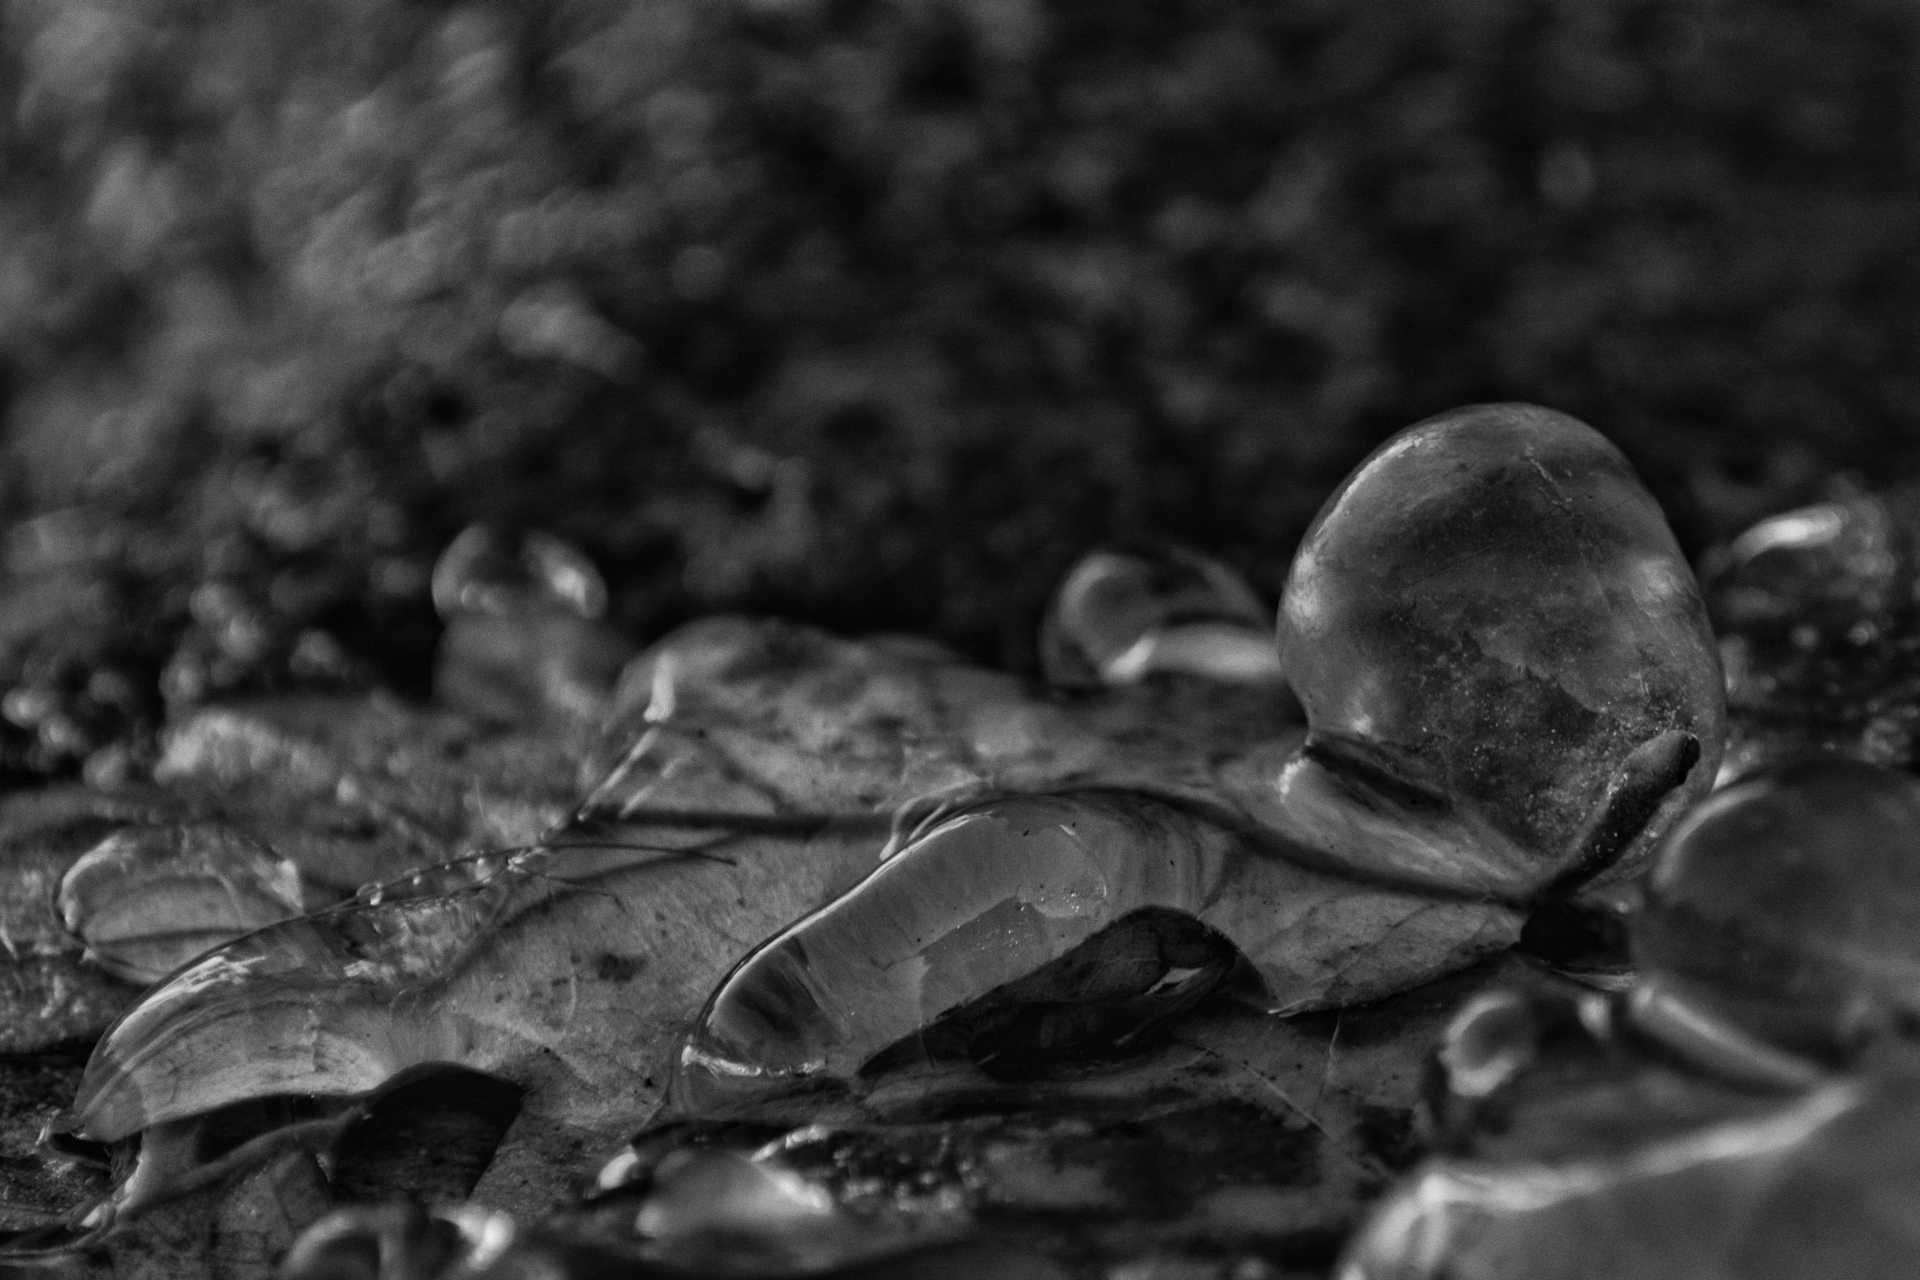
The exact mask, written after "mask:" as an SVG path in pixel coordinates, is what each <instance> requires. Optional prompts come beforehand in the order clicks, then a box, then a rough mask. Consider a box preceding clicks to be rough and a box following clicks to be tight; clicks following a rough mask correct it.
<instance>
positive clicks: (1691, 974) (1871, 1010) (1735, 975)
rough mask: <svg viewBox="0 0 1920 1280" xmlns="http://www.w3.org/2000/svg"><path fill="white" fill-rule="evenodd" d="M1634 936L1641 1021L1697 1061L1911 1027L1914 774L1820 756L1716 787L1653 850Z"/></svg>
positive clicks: (1810, 1051) (1752, 1059)
mask: <svg viewBox="0 0 1920 1280" xmlns="http://www.w3.org/2000/svg"><path fill="white" fill-rule="evenodd" d="M1632 938H1633V950H1634V957H1635V960H1636V962H1637V964H1638V967H1639V969H1640V973H1641V978H1640V982H1639V984H1638V986H1637V988H1636V990H1635V992H1634V994H1633V997H1632V998H1633V1001H1634V1008H1635V1012H1636V1015H1637V1016H1638V1018H1639V1020H1640V1021H1641V1022H1642V1023H1643V1024H1645V1025H1646V1026H1647V1027H1648V1028H1650V1029H1653V1030H1655V1031H1656V1032H1657V1033H1659V1034H1661V1035H1663V1036H1664V1037H1665V1038H1667V1039H1669V1040H1670V1041H1673V1042H1674V1043H1675V1045H1676V1047H1680V1048H1682V1049H1685V1050H1690V1051H1691V1052H1692V1053H1693V1054H1695V1055H1696V1056H1702V1057H1704V1058H1705V1060H1706V1061H1707V1063H1708V1064H1709V1065H1719V1066H1721V1067H1723V1068H1724V1069H1726V1070H1729V1071H1736V1072H1737V1071H1739V1070H1740V1069H1741V1067H1742V1064H1747V1065H1748V1066H1749V1067H1750V1068H1751V1069H1753V1070H1758V1071H1761V1073H1762V1074H1766V1072H1765V1071H1764V1068H1765V1067H1766V1066H1767V1064H1768V1063H1770V1062H1771V1061H1772V1060H1773V1059H1774V1058H1775V1057H1776V1056H1777V1052H1778V1051H1785V1052H1786V1053H1787V1054H1790V1055H1796V1056H1800V1057H1804V1058H1807V1059H1809V1060H1810V1061H1811V1062H1813V1063H1826V1064H1830V1065H1833V1064H1839V1063H1842V1062H1845V1061H1846V1060H1847V1059H1849V1058H1851V1057H1853V1056H1854V1055H1856V1054H1857V1053H1858V1052H1859V1051H1860V1050H1861V1049H1862V1048H1863V1047H1865V1046H1866V1045H1868V1044H1870V1043H1872V1042H1874V1041H1876V1040H1883V1039H1885V1038H1887V1037H1889V1036H1895V1035H1900V1034H1911V1032H1912V1031H1913V1029H1914V1028H1915V1027H1916V1026H1917V1025H1920V780H1916V779H1915V778H1913V777H1912V776H1910V775H1908V774H1904V773H1897V772H1895V771H1893V770H1891V769H1886V768H1883V767H1881V766H1878V765H1871V764H1866V763H1864V762H1860V761H1855V760H1851V759H1847V758H1844V757H1839V756H1830V757H1816V758H1812V759H1808V760H1804V761H1800V762H1798V763H1795V764H1791V765H1786V766H1782V767H1779V768H1776V769H1773V770H1769V771H1765V772H1762V773H1758V774H1754V775H1751V776H1749V777H1748V778H1745V779H1743V780H1741V781H1739V782H1736V783H1734V784H1732V785H1731V786H1728V787H1726V788H1724V789H1723V790H1721V791H1719V792H1717V793H1715V794H1714V795H1713V796H1711V797H1710V798H1709V799H1708V800H1707V801H1706V802H1705V803H1703V804H1701V805H1700V806H1699V807H1698V808H1697V809H1695V810H1694V811H1693V812H1691V813H1689V814H1688V815H1686V816H1685V817H1684V818H1682V819H1681V821H1680V823H1679V824H1678V825H1677V826H1676V827H1675V828H1674V830H1673V832H1672V834H1671V836H1670V837H1669V838H1668V840H1667V842H1666V844H1665V845H1664V846H1663V847H1662V849H1661V850H1660V853H1659V856H1658V857H1657V859H1656V860H1655V863H1654V867H1653V870H1652V873H1651V874H1650V875H1649V877H1648V880H1647V888H1646V905H1645V907H1644V909H1643V910H1642V911H1641V912H1640V914H1639V916H1638V917H1637V918H1636V920H1635V922H1634V927H1633V932H1632ZM1773 1074H1778V1072H1777V1071H1776V1072H1774V1073H1773Z"/></svg>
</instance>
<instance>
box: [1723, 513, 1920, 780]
mask: <svg viewBox="0 0 1920 1280" xmlns="http://www.w3.org/2000/svg"><path fill="white" fill-rule="evenodd" d="M1915 507H1916V504H1915V503H1914V501H1913V496H1912V495H1911V494H1910V493H1909V494H1906V495H1900V494H1896V493H1889V494H1885V495H1858V496H1854V497H1850V498H1846V499H1844V500H1837V501H1833V502H1824V503H1820V504H1819V505H1816V506H1810V507H1802V508H1800V509H1799V510H1796V511H1787V512H1782V513H1781V514H1779V515H1775V516H1770V517H1768V518H1767V519H1765V520H1762V521H1760V522H1759V523H1758V524H1756V525H1754V526H1753V527H1752V528H1750V529H1748V530H1747V531H1746V532H1744V533H1742V534H1741V535H1740V536H1739V537H1737V538H1735V539H1734V540H1733V541H1732V542H1731V543H1729V544H1728V545H1727V546H1725V547H1723V548H1720V549H1718V550H1716V551H1715V552H1713V553H1711V554H1710V555H1709V556H1708V557H1707V560H1706V567H1705V574H1704V579H1705V583H1706V586H1707V602H1708V607H1709V608H1710V609H1711V610H1712V611H1713V616H1714V622H1715V626H1716V630H1717V631H1718V632H1719V635H1720V643H1721V652H1722V655H1723V657H1724V659H1725V662H1726V668H1727V700H1728V704H1729V708H1730V710H1731V713H1732V723H1731V726H1730V729H1729V735H1728V739H1729V740H1728V750H1727V759H1726V764H1725V767H1724V768H1723V770H1722V773H1723V776H1724V777H1737V776H1740V775H1742V774H1745V773H1749V772H1752V771H1753V770H1755V769H1758V768H1761V767H1763V766H1764V765H1766V764H1768V763H1772V762H1779V761H1782V760H1787V759H1791V758H1793V757H1794V756H1796V755H1801V754H1805V753H1806V752H1808V751H1812V750H1835V751H1842V752H1845V753H1847V754H1849V755H1854V756H1858V757H1860V758H1861V759H1865V760H1871V761H1874V762H1875V763H1878V764H1892V765H1911V764H1912V763H1913V762H1914V761H1915V760H1916V759H1920V746H1917V745H1916V744H1920V696H1916V695H1917V694H1920V663H1916V661H1915V653H1916V648H1917V647H1916V644H1915V640H1916V632H1915V622H1914V610H1913V601H1914V596H1915V590H1916V584H1920V519H1916V516H1915Z"/></svg>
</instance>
